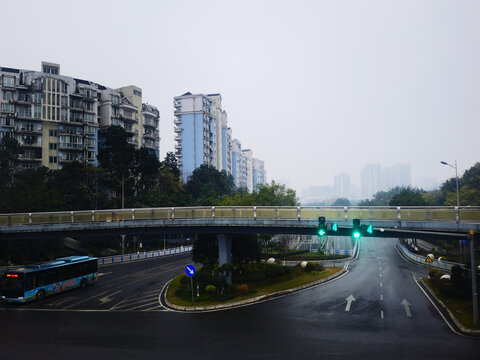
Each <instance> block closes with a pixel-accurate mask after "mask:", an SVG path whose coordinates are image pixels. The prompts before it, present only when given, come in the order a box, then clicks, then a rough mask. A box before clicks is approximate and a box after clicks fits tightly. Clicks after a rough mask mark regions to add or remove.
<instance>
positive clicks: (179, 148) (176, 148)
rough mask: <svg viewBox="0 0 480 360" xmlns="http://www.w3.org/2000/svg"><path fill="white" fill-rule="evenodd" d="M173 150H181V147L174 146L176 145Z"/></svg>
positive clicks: (178, 145)
mask: <svg viewBox="0 0 480 360" xmlns="http://www.w3.org/2000/svg"><path fill="white" fill-rule="evenodd" d="M174 149H175V150H182V145H180V144H176V145H175V146H174Z"/></svg>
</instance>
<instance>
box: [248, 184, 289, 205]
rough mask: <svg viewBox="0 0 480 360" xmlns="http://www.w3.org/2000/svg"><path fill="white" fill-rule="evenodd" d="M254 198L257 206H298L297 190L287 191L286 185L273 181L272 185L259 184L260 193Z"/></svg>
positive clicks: (256, 193) (255, 194)
mask: <svg viewBox="0 0 480 360" xmlns="http://www.w3.org/2000/svg"><path fill="white" fill-rule="evenodd" d="M253 197H254V201H255V205H257V206H296V205H297V204H298V199H297V194H296V192H295V190H292V189H287V188H286V187H285V185H283V184H278V183H276V182H275V181H273V180H272V182H271V183H270V184H266V185H262V184H259V185H258V191H257V192H255V193H254V195H253Z"/></svg>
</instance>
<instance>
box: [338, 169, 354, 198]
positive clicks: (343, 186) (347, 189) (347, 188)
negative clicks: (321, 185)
mask: <svg viewBox="0 0 480 360" xmlns="http://www.w3.org/2000/svg"><path fill="white" fill-rule="evenodd" d="M334 185H335V193H336V194H337V196H341V197H347V196H349V195H350V194H351V192H352V184H351V183H350V176H349V175H348V174H339V175H335V178H334Z"/></svg>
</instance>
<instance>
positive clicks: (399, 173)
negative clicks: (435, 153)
mask: <svg viewBox="0 0 480 360" xmlns="http://www.w3.org/2000/svg"><path fill="white" fill-rule="evenodd" d="M361 182H362V184H361V187H362V190H361V191H362V198H364V199H371V198H372V197H373V195H374V194H376V193H377V192H379V191H388V190H390V189H391V188H394V187H397V186H410V185H411V184H412V171H411V165H410V164H396V165H393V166H391V167H382V166H380V164H367V165H365V167H364V168H363V170H362V174H361Z"/></svg>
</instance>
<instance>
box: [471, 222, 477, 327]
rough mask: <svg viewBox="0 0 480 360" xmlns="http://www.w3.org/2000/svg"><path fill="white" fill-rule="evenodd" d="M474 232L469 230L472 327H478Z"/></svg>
mask: <svg viewBox="0 0 480 360" xmlns="http://www.w3.org/2000/svg"><path fill="white" fill-rule="evenodd" d="M474 234H475V233H474V231H473V230H470V233H469V238H470V262H471V264H470V268H471V271H472V302H473V326H475V327H477V326H478V296H477V269H476V267H475V252H474V247H475V235H474Z"/></svg>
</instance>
